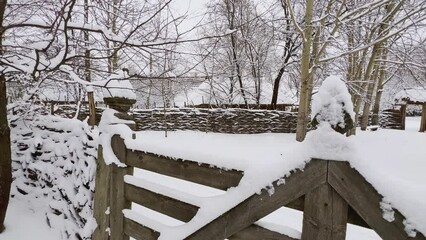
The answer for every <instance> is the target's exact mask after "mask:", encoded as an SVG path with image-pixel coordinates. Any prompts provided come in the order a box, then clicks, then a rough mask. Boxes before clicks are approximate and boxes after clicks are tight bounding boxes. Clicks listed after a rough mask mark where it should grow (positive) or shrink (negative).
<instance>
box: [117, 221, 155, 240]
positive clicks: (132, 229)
mask: <svg viewBox="0 0 426 240" xmlns="http://www.w3.org/2000/svg"><path fill="white" fill-rule="evenodd" d="M124 233H125V234H126V235H127V236H128V237H132V238H134V239H136V240H156V239H158V237H159V236H160V233H159V232H156V231H154V230H152V229H150V228H147V227H144V226H142V225H140V224H139V223H136V222H134V221H132V220H130V219H127V218H125V219H124Z"/></svg>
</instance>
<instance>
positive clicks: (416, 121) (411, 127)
mask: <svg viewBox="0 0 426 240" xmlns="http://www.w3.org/2000/svg"><path fill="white" fill-rule="evenodd" d="M420 120H421V117H406V118H405V130H406V131H409V132H418V131H419V129H420Z"/></svg>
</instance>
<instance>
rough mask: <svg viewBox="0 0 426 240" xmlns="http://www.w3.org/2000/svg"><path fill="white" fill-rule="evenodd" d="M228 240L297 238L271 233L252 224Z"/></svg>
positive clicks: (282, 239) (281, 239)
mask: <svg viewBox="0 0 426 240" xmlns="http://www.w3.org/2000/svg"><path fill="white" fill-rule="evenodd" d="M228 239H229V240H260V239H267V240H296V239H295V238H291V237H289V236H287V235H284V234H281V233H277V232H274V231H271V230H269V229H266V228H263V227H260V226H257V225H255V224H252V225H250V226H249V227H248V228H245V229H243V230H241V231H239V232H237V233H235V234H234V235H232V236H231V237H229V238H228Z"/></svg>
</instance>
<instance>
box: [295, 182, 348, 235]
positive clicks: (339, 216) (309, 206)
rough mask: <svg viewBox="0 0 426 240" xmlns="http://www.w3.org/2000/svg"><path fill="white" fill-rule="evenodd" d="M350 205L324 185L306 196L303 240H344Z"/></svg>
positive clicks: (328, 186)
mask: <svg viewBox="0 0 426 240" xmlns="http://www.w3.org/2000/svg"><path fill="white" fill-rule="evenodd" d="M347 213H348V205H347V203H346V202H345V201H344V200H343V199H342V198H341V197H340V196H339V195H338V194H337V193H336V191H334V190H333V188H332V187H331V186H330V185H329V184H328V183H324V184H322V185H320V186H319V187H317V188H316V189H314V190H312V191H311V192H308V193H307V194H306V196H305V211H304V213H303V230H302V240H324V239H328V240H344V239H345V237H346V222H347Z"/></svg>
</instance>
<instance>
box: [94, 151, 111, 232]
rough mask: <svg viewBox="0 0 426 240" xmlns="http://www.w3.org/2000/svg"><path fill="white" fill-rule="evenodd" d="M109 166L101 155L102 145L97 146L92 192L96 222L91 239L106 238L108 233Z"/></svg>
mask: <svg viewBox="0 0 426 240" xmlns="http://www.w3.org/2000/svg"><path fill="white" fill-rule="evenodd" d="M110 170H111V169H110V168H109V167H108V166H107V165H106V164H105V161H104V159H103V155H102V146H101V145H99V147H98V162H97V167H96V180H95V186H96V191H95V193H94V203H93V205H94V206H93V215H94V217H95V219H96V222H97V223H98V226H97V227H96V229H95V231H94V232H93V235H92V239H93V240H107V239H109V234H108V232H107V229H108V228H109V217H110V215H108V214H106V212H107V210H108V207H109V206H110V193H109V184H110V181H111V172H110Z"/></svg>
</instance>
